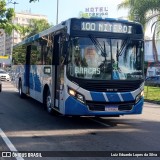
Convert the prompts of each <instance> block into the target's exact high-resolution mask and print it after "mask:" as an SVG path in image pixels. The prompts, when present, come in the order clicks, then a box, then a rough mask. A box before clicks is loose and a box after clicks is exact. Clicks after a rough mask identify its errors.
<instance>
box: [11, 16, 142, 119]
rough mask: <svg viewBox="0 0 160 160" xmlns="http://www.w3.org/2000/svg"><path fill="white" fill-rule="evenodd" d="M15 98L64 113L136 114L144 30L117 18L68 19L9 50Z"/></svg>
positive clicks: (139, 103)
mask: <svg viewBox="0 0 160 160" xmlns="http://www.w3.org/2000/svg"><path fill="white" fill-rule="evenodd" d="M13 63H14V67H15V70H16V74H15V75H16V78H15V83H16V86H17V88H18V91H19V96H20V97H21V98H23V97H25V96H29V97H32V98H33V99H35V100H37V101H39V102H41V103H43V105H44V106H45V107H46V110H47V111H48V112H49V113H52V112H54V111H56V112H59V113H60V114H62V115H66V116H115V117H116V116H117V117H118V116H120V115H130V114H141V113H142V110H143V103H144V97H143V92H144V91H143V90H144V34H143V28H142V26H141V24H139V23H137V22H132V21H127V20H120V19H112V18H106V19H100V18H70V19H68V20H66V21H63V22H61V23H60V24H58V25H56V26H53V27H51V28H49V29H47V30H45V31H42V32H40V33H38V34H36V35H34V36H32V37H30V38H28V39H25V40H24V41H22V42H20V43H19V44H17V45H15V46H14V49H13Z"/></svg>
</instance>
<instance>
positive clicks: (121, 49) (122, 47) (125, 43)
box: [117, 38, 130, 57]
mask: <svg viewBox="0 0 160 160" xmlns="http://www.w3.org/2000/svg"><path fill="white" fill-rule="evenodd" d="M129 43H130V39H129V38H127V39H126V40H124V41H123V43H122V45H121V48H120V49H118V48H119V47H118V42H117V57H119V56H121V55H122V53H123V50H124V49H125V47H126V46H127V45H128V44H129Z"/></svg>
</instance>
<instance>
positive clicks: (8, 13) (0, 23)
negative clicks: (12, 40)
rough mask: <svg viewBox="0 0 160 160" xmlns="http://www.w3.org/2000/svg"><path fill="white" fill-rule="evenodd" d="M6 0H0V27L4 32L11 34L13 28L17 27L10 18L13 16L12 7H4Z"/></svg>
mask: <svg viewBox="0 0 160 160" xmlns="http://www.w3.org/2000/svg"><path fill="white" fill-rule="evenodd" d="M6 5H7V4H6V1H5V0H0V28H1V29H4V30H5V32H6V33H8V34H11V33H12V30H13V29H16V30H17V29H18V28H17V26H15V25H14V24H13V23H12V18H13V17H14V15H15V13H14V9H13V8H8V9H7V8H6Z"/></svg>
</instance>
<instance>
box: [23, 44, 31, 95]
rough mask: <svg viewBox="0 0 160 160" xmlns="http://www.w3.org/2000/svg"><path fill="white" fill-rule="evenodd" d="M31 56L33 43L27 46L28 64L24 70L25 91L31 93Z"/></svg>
mask: <svg viewBox="0 0 160 160" xmlns="http://www.w3.org/2000/svg"><path fill="white" fill-rule="evenodd" d="M30 57H31V45H29V46H27V50H26V65H25V72H24V93H25V94H29V88H30Z"/></svg>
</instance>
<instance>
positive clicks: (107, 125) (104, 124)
mask: <svg viewBox="0 0 160 160" xmlns="http://www.w3.org/2000/svg"><path fill="white" fill-rule="evenodd" d="M88 119H90V120H92V121H94V122H97V123H99V124H101V125H103V126H106V127H112V126H111V125H109V124H106V123H103V122H100V121H98V120H95V119H92V118H88Z"/></svg>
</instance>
